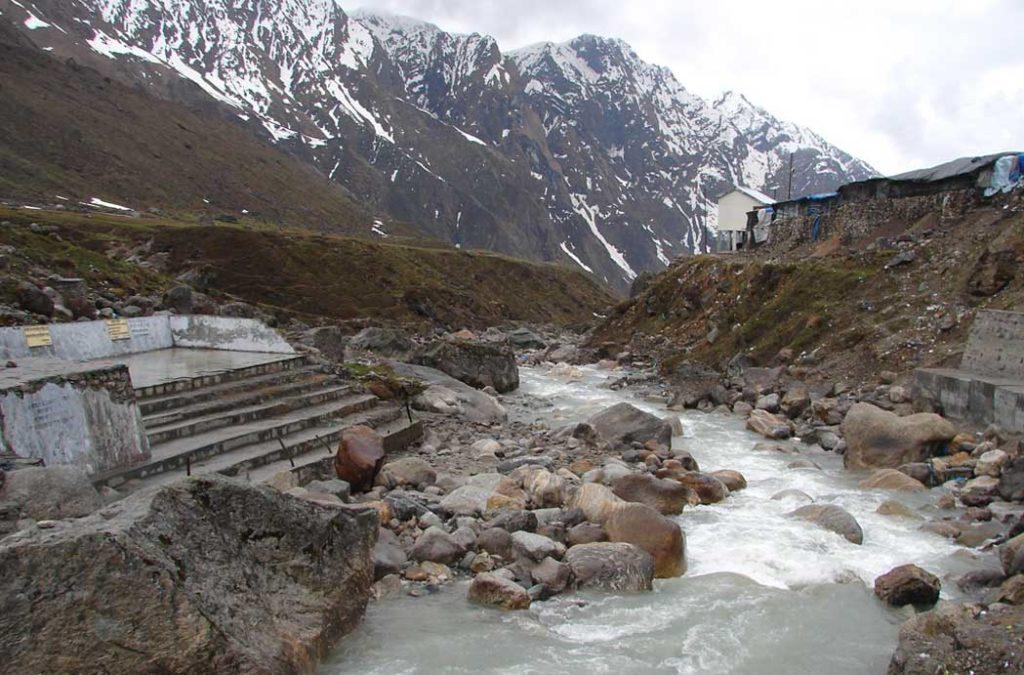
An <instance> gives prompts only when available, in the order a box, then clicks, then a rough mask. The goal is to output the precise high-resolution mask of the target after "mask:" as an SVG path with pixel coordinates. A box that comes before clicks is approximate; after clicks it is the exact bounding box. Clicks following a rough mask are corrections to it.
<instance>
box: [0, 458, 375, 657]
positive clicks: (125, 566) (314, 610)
mask: <svg viewBox="0 0 1024 675" xmlns="http://www.w3.org/2000/svg"><path fill="white" fill-rule="evenodd" d="M376 530H377V515H376V513H375V512H374V511H373V510H372V509H366V508H353V507H348V506H324V505H319V504H314V503H310V502H307V501H304V500H301V499H294V498H292V497H289V496H287V495H284V494H282V493H280V492H278V491H277V490H274V489H273V488H271V487H269V486H263V485H253V484H249V483H245V482H242V481H238V480H235V479H231V478H226V477H223V476H218V475H216V474H211V475H204V476H199V477H193V478H191V479H188V480H182V481H180V482H177V483H173V484H171V485H167V486H164V487H161V488H158V489H152V490H144V491H140V492H138V493H136V494H133V495H130V496H129V497H127V498H125V499H124V500H122V501H120V502H118V503H116V504H113V505H111V506H109V507H107V508H106V509H104V510H103V511H101V512H99V513H96V514H94V515H92V516H89V517H87V518H85V519H83V520H81V521H78V522H76V523H74V524H71V523H67V524H64V523H61V524H58V526H57V527H55V528H53V529H48V530H38V529H33V530H29V531H26V532H20V533H16V534H14V535H9V536H8V537H6V538H5V539H3V540H2V541H0V598H3V600H2V604H3V614H2V616H3V618H2V619H0V639H2V640H3V644H4V665H3V668H4V670H8V671H11V672H26V673H27V672H117V673H137V672H179V673H185V672H211V671H218V672H298V671H305V670H308V669H309V668H310V667H311V666H312V664H315V663H316V662H317V660H318V659H319V658H320V656H321V655H322V654H324V653H325V652H326V650H327V649H329V648H330V647H331V646H332V645H333V644H334V643H336V642H337V641H338V640H339V639H340V638H341V636H342V635H344V634H345V633H347V632H348V631H349V630H351V629H352V628H353V627H354V626H355V625H356V623H357V622H358V621H359V619H360V618H361V616H362V614H363V611H364V610H365V608H366V604H367V602H368V600H369V596H370V589H371V585H372V583H373V559H372V555H371V552H372V549H373V545H374V542H375V540H376ZM55 561H59V564H55ZM85 598H88V602H83V599H85ZM113 645H121V646H122V647H118V648H113V647H112V646H113ZM126 647H130V648H126Z"/></svg>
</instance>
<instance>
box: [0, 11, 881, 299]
mask: <svg viewBox="0 0 1024 675" xmlns="http://www.w3.org/2000/svg"><path fill="white" fill-rule="evenodd" d="M0 7H2V8H3V11H4V16H5V17H10V16H14V15H15V13H16V12H20V14H17V15H16V16H17V17H18V18H20V20H18V18H16V19H15V20H14V23H15V24H16V25H18V26H19V28H20V30H22V32H23V33H24V34H26V35H28V36H29V37H30V39H32V40H33V42H34V43H36V44H37V45H38V46H40V47H42V48H46V49H50V50H52V52H53V54H54V55H56V56H59V57H64V58H68V57H70V58H76V59H85V60H87V61H88V62H89V64H90V65H93V66H94V67H97V68H99V69H101V71H105V74H109V75H111V76H114V77H118V78H120V79H122V80H125V81H127V82H129V83H131V84H132V85H133V86H141V87H145V88H150V89H153V90H155V91H156V92H157V93H158V94H159V95H161V96H164V97H169V98H172V99H179V98H182V97H185V96H193V97H194V96H195V95H196V94H195V92H192V93H191V94H185V93H182V89H183V85H182V83H181V82H178V81H175V77H177V78H180V79H184V80H188V81H190V82H192V83H194V84H195V86H196V87H198V88H199V89H201V90H202V91H203V92H205V94H206V95H207V96H209V97H211V98H213V99H215V100H217V101H219V102H220V103H221V104H223V105H224V106H225V108H226V109H227V112H226V113H225V114H226V115H232V114H233V115H235V116H236V117H238V118H239V121H240V122H251V123H255V124H258V125H260V126H261V127H262V129H263V132H261V133H265V134H266V136H267V137H268V138H270V139H271V140H272V141H273V142H274V143H276V144H277V145H279V146H280V147H282V148H285V149H287V151H288V152H291V153H292V154H296V155H298V156H300V157H302V158H303V159H304V160H305V161H308V162H310V163H312V164H313V165H315V166H316V167H318V169H319V170H320V171H321V172H322V173H324V174H325V175H327V176H328V177H329V178H330V179H331V180H333V181H335V182H337V183H339V184H341V185H342V186H343V187H344V188H345V189H346V190H348V191H349V192H350V193H352V194H353V195H355V196H356V197H357V198H359V199H360V200H362V201H363V202H364V203H365V204H366V206H367V208H369V209H371V210H373V211H376V212H377V214H378V215H383V216H387V217H388V218H390V219H393V220H395V221H402V222H407V223H410V224H411V225H412V226H413V227H415V228H416V229H417V230H418V231H419V232H421V233H422V234H423V235H425V236H428V237H434V238H437V239H440V240H443V241H448V242H451V243H453V244H455V245H456V246H466V247H474V248H485V249H491V250H497V251H501V252H505V253H510V254H514V255H519V256H522V257H527V258H532V259H537V260H546V261H552V260H562V261H564V262H565V263H566V264H571V265H576V266H579V267H580V268H582V269H584V270H586V271H588V272H592V273H593V274H594V275H595V276H597V277H598V278H602V279H604V280H605V281H606V282H607V283H609V284H610V285H611V286H613V287H616V288H618V289H619V290H622V289H623V288H625V287H626V286H627V285H628V284H629V282H630V281H631V280H632V278H633V277H635V276H636V274H638V273H639V272H641V271H645V270H657V269H661V268H663V267H664V266H666V265H667V264H668V262H669V261H670V260H671V259H672V258H674V257H677V256H679V255H683V254H686V253H689V252H693V251H700V250H704V249H705V248H706V246H707V238H708V234H707V230H708V227H709V226H711V227H713V225H714V220H713V214H712V213H710V212H711V211H712V209H710V206H711V204H710V200H711V199H712V198H713V197H714V196H716V194H717V193H719V192H721V191H723V190H724V189H725V188H726V187H727V186H728V185H729V184H732V183H738V184H745V185H750V186H751V187H755V188H757V189H760V190H762V191H769V193H770V190H766V188H769V187H770V186H771V185H775V186H776V191H777V189H778V186H780V185H783V184H784V181H783V180H782V178H783V174H785V173H787V169H788V166H787V165H788V154H789V153H790V152H792V153H793V155H794V166H795V172H794V192H796V193H805V192H819V191H824V190H826V189H832V188H834V187H835V186H837V185H838V184H841V183H843V182H847V181H849V180H856V179H861V178H866V177H868V176H869V175H872V174H873V173H874V171H873V169H871V167H870V166H868V165H867V164H865V163H863V162H861V161H860V160H857V159H855V158H854V157H852V156H851V155H848V154H847V153H844V152H843V151H841V150H838V149H837V148H835V147H834V146H831V145H830V144H828V143H827V142H826V141H824V140H823V139H822V138H821V137H820V136H818V135H817V134H815V133H814V132H811V131H809V130H806V129H803V128H802V127H798V126H797V125H793V124H790V123H788V122H783V121H781V120H778V119H777V118H775V117H774V116H772V115H771V114H770V113H768V112H766V111H764V110H763V109H761V108H758V107H757V106H754V105H753V104H750V103H749V101H746V99H745V98H743V99H742V101H743V102H745V103H747V104H748V105H747V106H744V107H736V106H733V107H728V108H727V107H726V106H725V104H722V103H719V102H709V101H706V100H704V99H703V98H701V97H699V96H697V95H695V94H693V93H691V92H689V91H688V90H687V89H686V88H685V87H684V86H683V85H682V84H681V83H679V82H678V81H677V80H676V79H675V76H674V75H673V74H672V72H671V70H669V69H668V68H665V67H663V66H658V65H655V64H650V63H647V62H646V61H644V60H643V59H641V58H640V57H639V56H638V55H637V54H636V53H635V51H633V49H632V48H631V47H630V46H629V45H628V44H627V43H625V42H624V41H622V40H620V39H618V38H604V37H600V36H592V35H582V36H579V37H577V38H574V39H572V40H569V41H567V42H565V43H540V44H537V45H531V46H528V47H524V48H521V49H515V50H508V51H504V52H503V51H502V50H501V49H500V47H499V45H498V43H497V41H495V40H494V38H492V37H490V36H486V35H481V34H479V33H469V34H454V33H449V32H446V31H444V30H443V29H441V28H439V27H437V26H435V25H433V24H430V23H428V22H424V21H419V20H416V19H412V18H409V17H400V16H396V15H388V14H382V13H378V12H368V11H366V10H356V11H353V12H346V11H345V10H343V9H342V8H341V7H340V6H339V5H338V3H336V2H334V1H333V0H312V1H310V2H297V0H194V2H191V3H174V4H168V3H162V4H161V3H155V2H152V3H146V2H128V0H71V1H70V2H68V1H66V0H65V1H64V2H59V1H58V0H36V1H35V2H27V0H26V2H22V1H21V0H17V1H16V0H0ZM21 17H24V18H21ZM275 19H282V20H280V21H275ZM172 73H173V74H174V76H170V77H169V75H171V74H172ZM731 117H737V121H739V122H741V124H737V123H734V121H733V120H732V119H731Z"/></svg>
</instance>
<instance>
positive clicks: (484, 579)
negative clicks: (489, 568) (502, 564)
mask: <svg viewBox="0 0 1024 675" xmlns="http://www.w3.org/2000/svg"><path fill="white" fill-rule="evenodd" d="M469 600H470V602H475V603H477V604H480V605H489V606H491V607H498V608H500V609H507V610H513V609H529V608H530V594H529V593H527V592H526V589H525V588H523V587H522V586H520V585H519V584H517V583H516V582H514V581H512V580H511V579H506V578H505V577H503V576H500V575H497V574H493V573H491V572H483V573H481V574H478V575H476V577H474V579H473V581H472V582H471V583H470V584H469Z"/></svg>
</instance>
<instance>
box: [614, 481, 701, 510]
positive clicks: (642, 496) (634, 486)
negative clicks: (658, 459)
mask: <svg viewBox="0 0 1024 675" xmlns="http://www.w3.org/2000/svg"><path fill="white" fill-rule="evenodd" d="M612 492H614V493H615V496H617V497H619V498H620V499H624V500H625V501H627V502H639V503H641V504H646V505H647V506H650V507H651V508H653V509H657V511H658V512H659V513H662V514H665V515H677V514H680V513H682V512H683V507H684V506H686V505H687V504H688V503H689V499H690V493H691V490H690V489H689V488H687V487H686V486H684V485H682V484H681V483H679V482H678V481H674V480H664V479H661V478H655V477H654V476H652V475H651V474H649V473H631V474H629V475H627V476H622V477H621V478H618V479H617V480H616V481H615V482H614V483H613V484H612Z"/></svg>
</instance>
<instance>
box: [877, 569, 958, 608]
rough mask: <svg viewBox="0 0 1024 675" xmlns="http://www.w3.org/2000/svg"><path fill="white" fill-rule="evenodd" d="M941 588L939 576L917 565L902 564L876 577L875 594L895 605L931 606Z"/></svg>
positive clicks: (936, 599)
mask: <svg viewBox="0 0 1024 675" xmlns="http://www.w3.org/2000/svg"><path fill="white" fill-rule="evenodd" d="M941 589H942V584H941V582H940V581H939V578H938V577H937V576H935V575H934V574H931V573H930V572H927V571H925V570H923V569H921V568H920V567H918V566H917V565H900V566H899V567H895V568H893V569H891V570H889V571H888V572H886V573H885V574H883V575H882V576H880V577H878V578H877V579H875V595H877V596H878V598H879V599H880V600H882V601H883V602H885V603H888V604H890V605H892V606H893V607H903V606H904V605H914V606H915V607H929V606H931V605H934V604H935V603H936V602H938V601H939V591H940V590H941Z"/></svg>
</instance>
